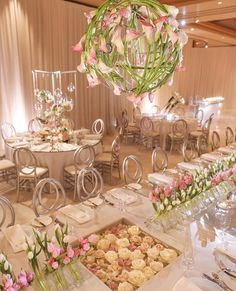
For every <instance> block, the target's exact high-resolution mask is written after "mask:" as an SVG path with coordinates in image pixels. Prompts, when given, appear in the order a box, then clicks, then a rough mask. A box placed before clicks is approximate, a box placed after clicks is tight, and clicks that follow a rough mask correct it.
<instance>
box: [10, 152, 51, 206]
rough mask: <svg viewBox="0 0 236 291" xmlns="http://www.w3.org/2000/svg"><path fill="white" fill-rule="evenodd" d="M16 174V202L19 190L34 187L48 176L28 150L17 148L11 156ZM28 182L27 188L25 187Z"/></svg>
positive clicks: (46, 171)
mask: <svg viewBox="0 0 236 291" xmlns="http://www.w3.org/2000/svg"><path fill="white" fill-rule="evenodd" d="M13 159H14V163H15V165H16V172H17V201H19V195H20V189H21V188H29V186H31V185H32V184H33V187H35V186H36V184H37V183H38V181H39V180H41V179H43V178H45V177H46V176H48V169H47V168H45V167H40V166H39V162H38V160H37V158H36V156H35V155H34V154H33V153H32V152H31V150H29V149H28V148H17V149H16V150H15V151H14V154H13ZM27 182H28V184H29V185H28V186H27Z"/></svg>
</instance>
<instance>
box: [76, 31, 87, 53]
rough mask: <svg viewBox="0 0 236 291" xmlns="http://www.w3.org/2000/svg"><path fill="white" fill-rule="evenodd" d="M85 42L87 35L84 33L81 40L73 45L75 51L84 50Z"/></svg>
mask: <svg viewBox="0 0 236 291" xmlns="http://www.w3.org/2000/svg"><path fill="white" fill-rule="evenodd" d="M84 42H85V35H83V36H82V38H81V39H80V41H79V42H78V43H77V44H76V45H75V46H74V47H73V51H74V52H79V53H81V52H82V51H83V50H84Z"/></svg>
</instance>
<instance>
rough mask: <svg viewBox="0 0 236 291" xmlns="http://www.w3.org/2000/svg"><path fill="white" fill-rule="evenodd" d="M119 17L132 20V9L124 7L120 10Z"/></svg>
mask: <svg viewBox="0 0 236 291" xmlns="http://www.w3.org/2000/svg"><path fill="white" fill-rule="evenodd" d="M119 15H120V16H121V17H124V18H127V19H130V16H131V7H130V6H128V7H124V8H122V9H120V10H119Z"/></svg>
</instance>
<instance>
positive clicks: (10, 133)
mask: <svg viewBox="0 0 236 291" xmlns="http://www.w3.org/2000/svg"><path fill="white" fill-rule="evenodd" d="M1 135H2V138H3V140H4V141H5V140H6V139H8V138H11V137H14V136H16V130H15V127H14V126H13V125H12V124H11V123H9V122H5V123H3V124H2V125H1Z"/></svg>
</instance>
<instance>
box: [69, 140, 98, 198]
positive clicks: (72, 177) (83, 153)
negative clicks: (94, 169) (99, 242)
mask: <svg viewBox="0 0 236 291" xmlns="http://www.w3.org/2000/svg"><path fill="white" fill-rule="evenodd" d="M94 159H95V152H94V149H93V147H92V146H90V145H83V146H80V147H79V148H78V149H77V150H76V151H75V153H74V157H73V165H69V166H66V167H65V168H64V182H65V185H66V184H68V185H70V186H72V187H74V199H75V197H76V191H77V187H76V184H77V177H78V173H79V172H80V171H81V170H82V169H84V168H87V167H91V166H92V165H93V163H94Z"/></svg>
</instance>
